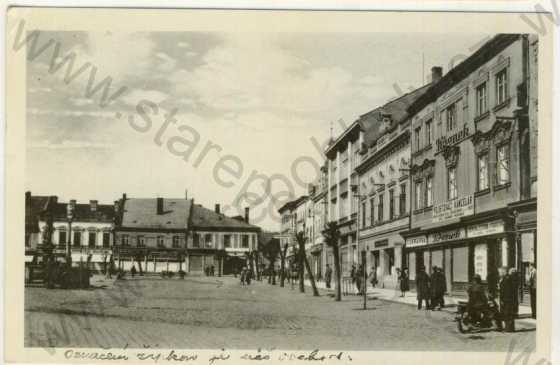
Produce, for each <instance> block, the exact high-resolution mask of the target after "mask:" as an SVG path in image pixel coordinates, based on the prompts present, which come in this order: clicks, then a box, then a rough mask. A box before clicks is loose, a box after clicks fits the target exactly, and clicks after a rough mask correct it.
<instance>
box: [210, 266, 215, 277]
mask: <svg viewBox="0 0 560 365" xmlns="http://www.w3.org/2000/svg"><path fill="white" fill-rule="evenodd" d="M210 276H214V265H210Z"/></svg>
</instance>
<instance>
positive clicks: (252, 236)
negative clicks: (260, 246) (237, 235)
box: [251, 230, 313, 250]
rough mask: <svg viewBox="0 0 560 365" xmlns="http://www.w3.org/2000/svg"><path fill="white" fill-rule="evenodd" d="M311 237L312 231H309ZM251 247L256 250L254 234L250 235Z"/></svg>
mask: <svg viewBox="0 0 560 365" xmlns="http://www.w3.org/2000/svg"><path fill="white" fill-rule="evenodd" d="M311 237H313V230H311ZM251 247H252V248H253V250H256V249H257V236H255V235H254V234H253V235H251Z"/></svg>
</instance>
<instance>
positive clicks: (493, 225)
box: [467, 221, 504, 238]
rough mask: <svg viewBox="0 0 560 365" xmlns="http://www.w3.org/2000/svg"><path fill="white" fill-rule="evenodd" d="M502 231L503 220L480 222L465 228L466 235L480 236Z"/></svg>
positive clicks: (470, 236)
mask: <svg viewBox="0 0 560 365" xmlns="http://www.w3.org/2000/svg"><path fill="white" fill-rule="evenodd" d="M502 232H504V222H502V221H494V222H488V223H481V224H477V225H474V226H469V227H468V228H467V237H469V238H472V237H480V236H487V235H490V234H496V233H502Z"/></svg>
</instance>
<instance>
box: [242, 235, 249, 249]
mask: <svg viewBox="0 0 560 365" xmlns="http://www.w3.org/2000/svg"><path fill="white" fill-rule="evenodd" d="M241 239H242V241H241V248H249V236H248V235H246V234H244V235H243V236H241Z"/></svg>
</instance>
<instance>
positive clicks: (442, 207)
mask: <svg viewBox="0 0 560 365" xmlns="http://www.w3.org/2000/svg"><path fill="white" fill-rule="evenodd" d="M473 214H474V196H473V195H467V196H464V197H462V198H457V199H453V200H448V201H446V202H444V203H440V204H436V205H434V208H433V209H432V222H433V223H441V222H445V221H448V220H453V219H457V218H461V217H465V216H469V215H473Z"/></svg>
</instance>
